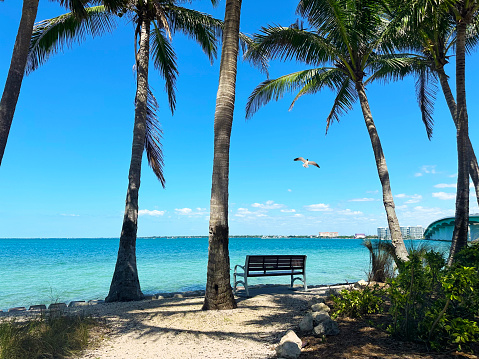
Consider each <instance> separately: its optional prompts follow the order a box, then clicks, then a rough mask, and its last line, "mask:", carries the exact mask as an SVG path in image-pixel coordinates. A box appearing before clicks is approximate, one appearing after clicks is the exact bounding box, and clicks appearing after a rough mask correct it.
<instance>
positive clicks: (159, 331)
mask: <svg viewBox="0 0 479 359" xmlns="http://www.w3.org/2000/svg"><path fill="white" fill-rule="evenodd" d="M324 289H325V288H324V287H323V288H316V289H314V290H310V291H308V292H302V291H291V290H287V289H286V288H285V287H283V286H281V287H273V288H269V289H263V290H259V289H258V290H257V291H256V293H255V292H253V293H252V295H253V297H252V298H247V299H245V298H238V308H237V309H235V310H224V311H202V310H201V306H202V304H203V298H201V297H193V298H168V299H161V300H152V301H142V302H132V303H111V304H98V305H95V306H91V307H88V308H87V313H90V314H92V315H94V316H100V317H102V318H104V319H105V320H106V328H107V329H106V332H105V333H103V339H102V340H101V342H100V344H99V346H98V347H97V348H95V349H91V350H89V351H87V352H86V353H84V354H83V355H82V356H81V359H93V358H94V359H97V358H100V359H113V358H115V359H147V358H161V359H170V358H172V359H173V358H175V359H186V358H192V359H193V358H194V359H203V358H213V359H215V358H228V359H229V358H231V359H235V358H238V359H245V358H248V359H249V358H251V359H253V358H271V357H273V356H274V355H275V351H274V345H275V344H277V343H278V342H279V339H280V338H281V336H282V335H283V334H284V333H285V331H286V330H288V329H292V328H294V327H295V326H297V325H298V323H299V321H300V320H301V318H302V315H303V314H304V312H305V310H306V309H307V308H308V301H310V300H311V297H313V296H317V295H321V294H324Z"/></svg>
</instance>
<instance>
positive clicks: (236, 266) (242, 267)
mask: <svg viewBox="0 0 479 359" xmlns="http://www.w3.org/2000/svg"><path fill="white" fill-rule="evenodd" d="M238 267H240V268H241V269H243V272H244V271H245V270H244V266H242V265H239V264H237V265H235V273H238V272H237V271H236V269H237V268H238Z"/></svg>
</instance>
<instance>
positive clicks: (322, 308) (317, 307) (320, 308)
mask: <svg viewBox="0 0 479 359" xmlns="http://www.w3.org/2000/svg"><path fill="white" fill-rule="evenodd" d="M311 310H312V311H313V312H327V313H329V312H330V311H331V308H329V307H328V306H327V305H326V304H324V303H316V304H313V305H312V306H311Z"/></svg>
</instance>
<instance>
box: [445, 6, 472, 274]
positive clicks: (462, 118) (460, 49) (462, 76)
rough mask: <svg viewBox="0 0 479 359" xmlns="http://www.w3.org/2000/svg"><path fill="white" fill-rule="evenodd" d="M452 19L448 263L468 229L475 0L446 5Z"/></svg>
mask: <svg viewBox="0 0 479 359" xmlns="http://www.w3.org/2000/svg"><path fill="white" fill-rule="evenodd" d="M449 10H450V12H451V13H452V14H453V19H454V21H455V22H456V101H457V109H456V123H457V135H456V138H457V157H458V161H457V162H458V170H457V190H456V215H455V222H454V232H453V235H452V244H451V251H450V252H449V258H448V265H451V264H452V262H453V261H454V256H455V254H456V253H458V252H459V251H460V250H461V249H462V248H464V247H465V246H467V237H468V231H469V176H468V174H469V172H468V168H469V151H468V146H467V144H468V141H469V122H468V121H469V120H468V116H467V106H466V38H467V27H468V26H469V25H471V24H472V23H473V22H474V21H477V17H478V16H479V0H457V1H455V2H454V4H453V5H452V6H450V7H449Z"/></svg>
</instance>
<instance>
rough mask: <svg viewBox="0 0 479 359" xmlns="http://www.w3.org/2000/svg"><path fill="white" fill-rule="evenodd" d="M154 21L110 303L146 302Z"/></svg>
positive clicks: (140, 78) (145, 41) (140, 73)
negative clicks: (142, 274) (145, 177)
mask: <svg viewBox="0 0 479 359" xmlns="http://www.w3.org/2000/svg"><path fill="white" fill-rule="evenodd" d="M149 34H150V21H148V19H147V18H146V16H143V19H142V23H141V32H140V49H139V56H138V62H137V87H136V101H135V103H136V108H135V127H134V129H133V145H132V150H131V162H130V172H129V175H128V180H129V183H128V191H127V194H126V205H125V215H124V217H123V227H122V229H121V237H120V248H119V250H118V258H117V261H116V266H115V273H114V274H113V279H112V281H111V286H110V293H109V294H108V297H106V299H105V301H107V302H125V301H132V300H140V299H142V298H143V297H144V296H143V293H142V292H141V288H140V280H139V279H138V269H137V266H136V234H137V229H138V191H139V189H140V175H141V160H142V156H143V151H144V147H145V134H146V115H147V95H148V61H149Z"/></svg>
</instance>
